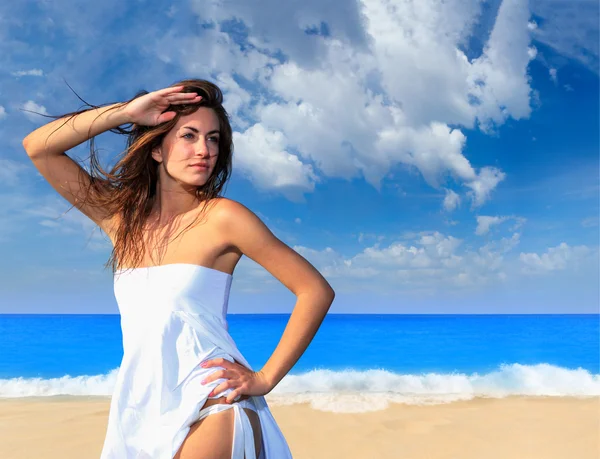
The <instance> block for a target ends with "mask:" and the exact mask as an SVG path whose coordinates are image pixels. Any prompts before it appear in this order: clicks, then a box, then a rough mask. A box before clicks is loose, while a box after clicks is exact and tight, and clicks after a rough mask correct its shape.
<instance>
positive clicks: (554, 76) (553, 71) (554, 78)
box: [548, 68, 558, 84]
mask: <svg viewBox="0 0 600 459" xmlns="http://www.w3.org/2000/svg"><path fill="white" fill-rule="evenodd" d="M548 73H549V74H550V79H551V80H552V81H553V82H554V84H558V76H557V73H558V72H557V70H556V69H554V68H550V70H548Z"/></svg>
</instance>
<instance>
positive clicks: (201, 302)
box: [101, 263, 292, 459]
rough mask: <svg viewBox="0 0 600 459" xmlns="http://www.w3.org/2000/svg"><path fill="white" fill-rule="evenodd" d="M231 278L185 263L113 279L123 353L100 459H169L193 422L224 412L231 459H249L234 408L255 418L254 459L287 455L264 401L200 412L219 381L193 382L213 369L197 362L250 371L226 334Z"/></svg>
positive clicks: (247, 433)
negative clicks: (257, 441) (230, 429)
mask: <svg viewBox="0 0 600 459" xmlns="http://www.w3.org/2000/svg"><path fill="white" fill-rule="evenodd" d="M232 279H233V277H232V276H231V275H230V274H228V273H225V272H222V271H218V270H215V269H212V268H207V267H204V266H199V265H194V264H186V263H175V264H168V265H160V266H151V267H143V268H135V269H133V270H121V271H117V272H116V273H115V276H114V289H115V297H116V299H117V303H118V306H119V311H120V313H121V329H122V333H123V350H124V353H123V359H122V362H121V367H120V369H119V372H118V375H117V380H116V385H115V388H114V392H113V395H112V400H111V404H110V412H109V417H108V427H107V431H106V438H105V440H104V446H103V448H102V454H101V459H134V458H135V459H142V458H143V459H172V458H173V456H174V455H175V454H176V453H177V451H178V450H179V448H180V446H181V444H182V443H183V441H184V439H185V437H186V436H187V434H188V432H189V429H190V426H191V425H192V424H193V423H194V422H196V421H198V420H199V419H201V418H203V417H205V416H207V415H210V414H213V413H216V412H219V411H222V410H225V409H233V410H234V419H235V421H234V430H235V432H234V438H233V446H232V459H242V458H244V455H245V457H246V459H255V453H254V438H253V433H252V426H251V424H250V421H249V419H248V416H247V415H246V413H245V412H244V410H243V409H242V408H250V409H253V410H254V411H256V412H257V413H258V416H259V418H260V423H261V430H262V439H263V441H262V447H261V452H260V458H259V459H286V458H291V457H292V454H291V452H290V449H289V447H288V445H287V442H286V440H285V437H284V436H283V434H282V432H281V430H280V429H279V426H278V425H277V423H276V422H275V419H274V418H273V415H272V414H271V411H270V410H269V407H268V405H267V402H266V400H265V398H264V397H262V396H260V397H256V396H254V397H250V398H248V399H247V400H243V401H241V402H239V401H238V402H234V403H232V404H231V405H227V404H219V405H213V406H210V407H208V408H206V409H204V410H202V411H200V410H201V408H202V406H203V405H204V403H205V402H206V400H207V398H209V397H208V394H209V393H210V392H211V391H212V390H213V389H214V388H215V387H216V386H217V385H219V384H220V383H222V382H224V381H226V380H225V379H218V380H216V381H212V382H210V383H208V384H206V385H203V384H201V381H202V380H203V379H204V378H205V377H206V376H208V375H209V374H211V373H212V372H214V371H217V370H219V369H221V367H211V368H206V369H205V368H202V367H201V366H200V363H201V362H203V361H204V360H209V359H214V358H218V357H223V358H225V359H227V360H229V361H230V362H233V359H235V360H237V361H238V362H239V363H240V364H242V365H244V366H246V367H247V368H249V369H251V370H253V369H252V367H251V366H250V364H249V363H248V362H247V361H246V359H245V358H244V356H243V355H242V354H241V353H240V351H239V350H238V349H237V346H236V345H235V342H234V341H233V339H232V338H231V336H230V335H229V333H228V331H227V330H228V327H227V321H226V315H227V306H228V301H229V291H230V289H231V282H232ZM232 390H233V389H227V390H225V391H223V392H220V393H217V394H215V395H214V396H213V397H210V398H211V399H213V398H219V397H223V396H226V395H227V394H229V393H230V392H231V391H232ZM238 398H239V397H238Z"/></svg>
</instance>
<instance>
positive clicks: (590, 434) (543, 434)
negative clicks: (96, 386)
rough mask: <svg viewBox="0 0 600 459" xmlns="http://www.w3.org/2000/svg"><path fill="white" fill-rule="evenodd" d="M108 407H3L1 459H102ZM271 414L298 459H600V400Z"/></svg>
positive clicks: (297, 409) (45, 400)
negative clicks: (100, 458)
mask: <svg viewBox="0 0 600 459" xmlns="http://www.w3.org/2000/svg"><path fill="white" fill-rule="evenodd" d="M267 400H268V398H267ZM108 406H109V400H108V398H100V397H98V398H94V397H38V398H22V399H0V458H2V459H12V458H14V459H20V458H27V459H30V458H49V459H53V458H61V459H70V458H78V459H81V458H98V457H99V456H100V451H101V449H102V442H103V440H104V434H105V429H106V422H107V418H108ZM271 411H272V413H273V415H274V416H275V418H276V420H277V422H278V423H279V425H280V427H281V429H282V431H283V433H284V435H285V436H286V438H287V440H288V443H289V445H290V448H291V450H292V453H293V455H294V458H296V459H323V458H336V459H337V458H347V459H354V458H357V459H358V458H360V459H363V458H368V459H371V458H382V459H383V458H394V459H400V458H402V459H409V458H411V459H412V458H414V459H417V458H419V459H425V458H427V459H434V458H456V459H471V458H473V459H475V458H476V459H495V458H498V459H499V458H502V459H513V458H514V459H529V458H536V459H552V458H561V459H562V458H564V459H567V458H568V459H571V458H577V459H587V458H590V459H592V458H593V459H598V458H600V397H593V398H581V399H579V398H571V397H509V398H505V399H482V398H478V399H474V400H470V401H460V402H453V403H450V404H445V405H431V406H409V405H400V404H391V405H390V406H389V407H388V408H387V409H385V410H382V411H376V412H369V413H356V414H354V413H352V414H348V413H330V412H323V411H317V410H314V409H312V408H311V407H310V405H309V404H298V405H289V406H276V405H272V404H271Z"/></svg>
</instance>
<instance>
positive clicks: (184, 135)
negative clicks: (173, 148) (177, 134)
mask: <svg viewBox="0 0 600 459" xmlns="http://www.w3.org/2000/svg"><path fill="white" fill-rule="evenodd" d="M186 135H191V136H192V137H194V134H190V133H189V132H188V133H187V134H183V135H182V136H181V137H184V138H186V139H190V138H191V137H186Z"/></svg>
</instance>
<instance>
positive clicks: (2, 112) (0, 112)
mask: <svg viewBox="0 0 600 459" xmlns="http://www.w3.org/2000/svg"><path fill="white" fill-rule="evenodd" d="M4 118H6V110H5V109H4V107H3V106H2V105H0V120H1V119H4Z"/></svg>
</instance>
